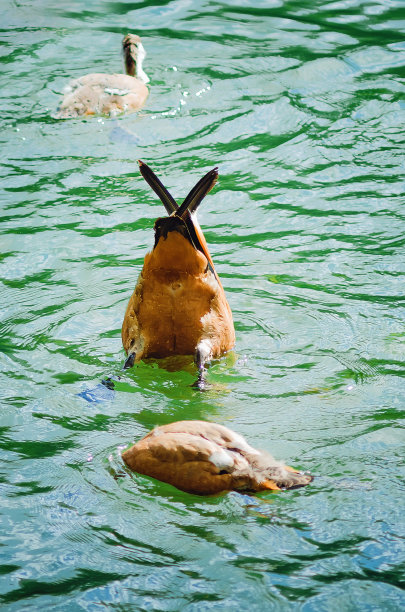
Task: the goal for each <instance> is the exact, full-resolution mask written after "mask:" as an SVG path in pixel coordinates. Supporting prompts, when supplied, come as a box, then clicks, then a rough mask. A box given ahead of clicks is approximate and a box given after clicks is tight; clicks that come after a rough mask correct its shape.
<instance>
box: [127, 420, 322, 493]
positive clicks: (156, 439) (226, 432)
mask: <svg viewBox="0 0 405 612" xmlns="http://www.w3.org/2000/svg"><path fill="white" fill-rule="evenodd" d="M122 458H123V460H124V461H125V463H126V464H127V465H128V467H129V468H131V469H132V470H134V471H135V472H138V473H140V474H145V475H146V476H152V478H156V479H157V480H161V481H163V482H167V483H169V484H171V485H173V486H175V487H177V489H180V490H182V491H186V492H187V493H194V494H197V495H212V494H215V493H220V492H222V491H230V490H236V491H252V492H255V491H265V490H273V491H279V490H281V489H295V488H298V487H304V486H305V485H307V484H309V483H310V482H311V481H312V480H313V477H312V476H311V475H309V474H304V473H302V472H299V471H297V470H295V469H293V468H291V467H289V466H287V465H284V464H283V463H281V462H280V461H276V460H275V459H274V458H273V457H272V456H271V455H269V454H268V453H266V452H263V451H259V450H256V449H255V448H253V447H252V446H250V445H249V444H248V443H247V442H246V440H245V439H244V438H243V437H242V436H241V435H239V434H237V433H235V432H234V431H232V430H231V429H228V428H227V427H224V426H223V425H218V424H217V423H208V422H205V421H178V422H177V423H171V424H170V425H163V426H162V427H156V428H155V429H153V430H152V431H151V432H149V433H148V434H147V435H146V436H145V437H144V438H142V439H141V440H140V441H139V442H137V443H136V444H134V446H132V447H131V448H129V449H128V450H126V451H124V452H123V454H122Z"/></svg>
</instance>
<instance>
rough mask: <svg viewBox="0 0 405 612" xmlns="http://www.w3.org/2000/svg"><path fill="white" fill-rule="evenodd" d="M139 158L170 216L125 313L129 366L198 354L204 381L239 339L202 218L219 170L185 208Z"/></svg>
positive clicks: (158, 230) (160, 222)
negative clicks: (203, 205)
mask: <svg viewBox="0 0 405 612" xmlns="http://www.w3.org/2000/svg"><path fill="white" fill-rule="evenodd" d="M138 163H139V167H140V171H141V174H142V176H143V177H144V178H145V180H146V181H147V182H148V184H149V185H150V186H151V187H152V189H153V190H154V191H155V193H156V194H157V195H158V196H159V198H160V199H161V201H162V202H163V204H164V205H165V208H166V210H167V212H168V214H169V216H168V217H162V218H160V219H157V220H156V222H155V225H154V230H155V245H154V247H153V250H152V251H151V252H150V253H148V254H147V255H146V256H145V261H144V265H143V269H142V272H141V274H140V276H139V279H138V282H137V285H136V287H135V291H134V293H133V294H132V297H131V298H130V300H129V303H128V307H127V310H126V313H125V317H124V323H123V325H122V342H123V345H124V349H125V351H126V352H127V355H128V358H127V360H126V362H125V365H124V368H128V367H131V366H132V365H133V364H134V363H135V361H139V360H140V359H143V358H146V357H156V358H162V357H168V356H171V355H194V357H195V362H196V364H197V366H198V369H199V383H201V384H202V383H203V378H204V371H205V370H204V365H205V364H206V362H208V361H209V360H210V359H213V358H216V357H219V356H221V355H223V354H224V353H225V352H226V351H228V350H230V349H231V348H232V347H233V346H234V343H235V330H234V326H233V321H232V312H231V309H230V307H229V304H228V302H227V300H226V297H225V292H224V290H223V287H222V285H221V281H220V280H219V278H218V275H217V273H216V271H215V267H214V262H213V261H212V258H211V255H210V254H209V251H208V246H207V243H206V241H205V238H204V235H203V233H202V230H201V228H200V226H199V224H198V221H197V217H196V211H197V208H198V206H199V204H200V203H201V201H202V199H203V198H204V196H206V195H207V193H208V192H209V191H210V190H211V189H212V187H213V186H214V185H215V183H216V181H217V178H218V170H217V168H214V169H213V170H210V172H208V173H207V174H206V175H205V176H204V177H203V178H202V179H201V180H200V181H198V183H197V184H196V185H195V187H194V188H193V189H192V190H191V191H190V193H189V194H188V196H187V197H186V199H185V200H184V202H183V203H182V205H181V206H180V207H179V206H178V205H177V203H176V201H175V200H174V198H173V197H172V196H171V195H170V193H169V192H168V191H167V189H166V188H165V187H164V186H163V185H162V183H161V182H160V180H159V179H158V178H157V176H156V175H155V174H154V173H153V172H152V170H151V169H150V168H149V167H148V166H147V165H146V164H145V163H143V162H142V161H139V162H138Z"/></svg>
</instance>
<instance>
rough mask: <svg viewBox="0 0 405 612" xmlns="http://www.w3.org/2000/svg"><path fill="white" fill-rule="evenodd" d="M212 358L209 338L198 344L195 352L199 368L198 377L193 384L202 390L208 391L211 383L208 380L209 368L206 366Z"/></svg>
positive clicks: (195, 359)
mask: <svg viewBox="0 0 405 612" xmlns="http://www.w3.org/2000/svg"><path fill="white" fill-rule="evenodd" d="M211 358H212V349H211V343H210V342H209V340H201V342H199V343H198V344H197V348H196V350H195V354H194V361H195V364H196V366H197V368H198V378H197V380H196V381H195V383H193V385H192V386H193V387H194V388H196V389H199V390H200V391H206V390H207V389H208V388H209V387H210V384H209V383H208V382H207V380H206V375H207V368H206V367H205V364H206V363H207V362H209V361H210V360H211Z"/></svg>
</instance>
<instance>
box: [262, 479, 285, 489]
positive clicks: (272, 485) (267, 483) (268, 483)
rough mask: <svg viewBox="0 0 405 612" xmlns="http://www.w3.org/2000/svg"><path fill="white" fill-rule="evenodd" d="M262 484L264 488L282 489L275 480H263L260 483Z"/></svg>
mask: <svg viewBox="0 0 405 612" xmlns="http://www.w3.org/2000/svg"><path fill="white" fill-rule="evenodd" d="M260 486H261V487H263V489H264V490H269V491H281V489H280V487H278V486H277V485H276V483H275V482H274V480H263V481H262V482H261V483H260Z"/></svg>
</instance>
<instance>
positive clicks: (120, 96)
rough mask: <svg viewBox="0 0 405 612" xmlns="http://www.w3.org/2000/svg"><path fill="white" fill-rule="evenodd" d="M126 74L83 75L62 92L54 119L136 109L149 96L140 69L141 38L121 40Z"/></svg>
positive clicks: (145, 79)
mask: <svg viewBox="0 0 405 612" xmlns="http://www.w3.org/2000/svg"><path fill="white" fill-rule="evenodd" d="M122 49H123V53H124V62H125V70H126V74H104V73H101V72H100V73H94V74H86V75H85V76H82V77H80V78H78V79H75V80H74V81H72V82H71V83H69V85H68V86H67V87H66V88H65V90H64V94H65V95H64V97H63V100H62V101H61V103H60V105H59V107H58V110H57V112H56V114H55V118H57V119H67V118H72V117H79V116H81V115H116V114H118V113H122V112H125V111H126V112H130V113H132V112H135V111H137V110H139V109H140V108H141V107H142V106H143V105H144V104H145V100H146V98H147V97H148V93H149V90H148V88H147V87H146V83H148V82H149V79H148V77H147V76H146V74H145V73H144V71H143V70H142V62H143V60H144V59H145V57H146V51H145V49H144V48H143V45H142V43H141V39H140V38H139V36H137V35H136V34H127V36H125V37H124V39H123V41H122Z"/></svg>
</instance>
